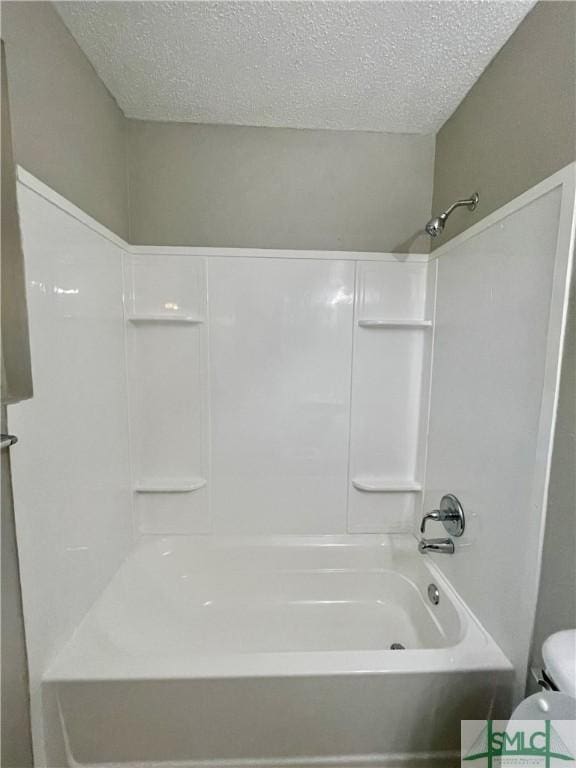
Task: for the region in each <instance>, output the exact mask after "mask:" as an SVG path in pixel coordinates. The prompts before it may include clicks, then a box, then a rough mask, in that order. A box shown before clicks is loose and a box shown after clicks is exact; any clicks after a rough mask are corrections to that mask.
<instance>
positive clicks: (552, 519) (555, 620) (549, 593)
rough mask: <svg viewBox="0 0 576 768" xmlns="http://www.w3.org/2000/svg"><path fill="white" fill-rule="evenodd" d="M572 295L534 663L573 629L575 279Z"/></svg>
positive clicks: (575, 623) (575, 574) (575, 596)
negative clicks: (556, 635) (552, 638)
mask: <svg viewBox="0 0 576 768" xmlns="http://www.w3.org/2000/svg"><path fill="white" fill-rule="evenodd" d="M571 294H572V295H571V302H570V309H569V315H568V325H567V329H566V340H565V352H564V360H563V363H562V376H561V380H560V399H559V403H558V419H557V422H556V434H555V436H554V449H553V453H552V470H551V473H550V491H549V494H548V517H547V520H546V534H545V537H544V552H543V558H542V573H541V576H540V594H539V596H538V609H537V613H536V624H535V628H534V637H533V642H532V664H535V665H537V664H540V663H541V658H542V656H541V649H542V643H543V642H544V640H545V639H546V638H547V637H548V636H549V635H551V634H552V633H553V632H557V631H558V630H560V629H571V628H574V627H576V594H575V589H576V587H575V585H576V479H575V476H574V475H575V471H576V280H573V281H572V292H571Z"/></svg>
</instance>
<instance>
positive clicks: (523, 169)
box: [433, 0, 576, 247]
mask: <svg viewBox="0 0 576 768" xmlns="http://www.w3.org/2000/svg"><path fill="white" fill-rule="evenodd" d="M575 71H576V3H574V2H555V1H554V0H551V1H550V2H540V3H538V4H537V5H536V6H535V7H534V9H533V10H532V11H531V12H530V13H529V14H528V15H527V16H526V18H525V19H524V21H523V22H522V23H521V24H520V26H519V27H518V29H517V30H516V32H515V33H514V34H513V35H512V37H511V38H510V39H509V40H508V42H507V43H506V45H505V46H504V47H503V48H502V49H501V50H500V52H499V53H498V54H497V55H496V56H495V58H494V59H493V60H492V62H491V64H490V65H489V66H488V68H487V69H486V70H485V72H484V73H483V74H482V76H481V77H480V79H479V80H478V81H477V82H476V83H475V85H474V86H473V87H472V89H471V90H470V92H469V93H468V95H467V96H466V98H465V99H464V100H463V101H462V103H461V104H460V106H459V107H458V108H457V109H456V111H455V112H454V114H453V115H452V117H451V118H450V119H449V120H448V121H447V122H446V123H445V124H444V125H443V127H442V128H441V129H440V131H439V133H438V136H437V140H436V162H435V170H434V205H433V209H434V210H435V211H439V210H441V209H442V208H444V207H445V206H446V205H447V204H449V203H450V202H452V201H453V200H455V199H456V198H458V197H461V196H466V195H468V194H470V193H471V192H474V191H475V190H477V191H478V192H479V193H480V206H479V208H478V210H477V212H476V213H474V214H470V213H469V212H467V211H466V210H459V211H456V212H455V213H454V215H453V216H452V218H451V219H450V225H449V227H448V230H447V233H446V236H445V237H444V238H438V240H437V241H435V243H434V247H437V246H439V245H441V244H442V242H445V241H446V240H447V239H448V238H449V237H453V236H454V235H456V234H458V233H459V232H461V231H463V230H464V229H466V227H468V226H470V224H472V223H474V222H476V221H478V220H479V219H480V218H482V217H484V216H486V215H488V214H489V213H491V212H492V211H494V210H496V209H497V208H500V206H502V205H504V203H506V202H508V201H509V200H512V199H513V198H514V197H516V196H518V195H519V194H521V193H522V192H524V191H525V190H527V189H529V188H530V187H532V186H534V184H537V183H538V182H539V181H542V179H545V178H546V177H547V176H550V175H551V174H552V173H554V172H555V171H557V170H559V169H560V168H563V167H564V166H565V165H567V164H568V163H570V162H571V161H572V160H574V159H576V121H575V118H574V116H575V114H576V84H575V74H574V73H575Z"/></svg>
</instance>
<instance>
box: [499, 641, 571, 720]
mask: <svg viewBox="0 0 576 768" xmlns="http://www.w3.org/2000/svg"><path fill="white" fill-rule="evenodd" d="M542 658H543V660H544V667H545V670H546V675H547V676H548V678H549V679H550V680H551V681H552V682H553V683H554V685H555V687H556V688H557V689H558V691H541V692H540V693H535V694H534V695H533V696H529V697H528V698H527V699H524V701H521V702H520V704H519V705H518V706H517V707H516V709H515V710H514V712H513V713H512V717H511V718H510V719H511V720H576V629H567V630H564V631H562V632H556V633H554V634H553V635H550V637H549V638H548V639H547V640H546V641H545V642H544V645H543V646H542Z"/></svg>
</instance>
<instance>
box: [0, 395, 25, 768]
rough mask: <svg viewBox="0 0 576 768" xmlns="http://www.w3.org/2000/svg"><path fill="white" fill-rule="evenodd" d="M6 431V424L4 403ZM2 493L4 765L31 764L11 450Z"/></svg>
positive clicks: (4, 459)
mask: <svg viewBox="0 0 576 768" xmlns="http://www.w3.org/2000/svg"><path fill="white" fill-rule="evenodd" d="M1 420H2V432H6V431H8V430H7V428H6V419H5V408H4V407H2V418H1ZM0 462H1V473H2V476H1V480H0V490H1V493H2V503H1V511H2V522H1V537H0V538H1V543H2V560H1V562H2V639H1V645H2V711H1V717H2V754H1V757H0V764H1V765H2V766H3V768H28V767H29V766H31V765H32V741H31V737H30V710H29V704H28V669H27V666H26V648H25V645H24V623H23V618H22V595H21V592H20V573H19V569H18V550H17V547H16V530H15V524H14V503H13V497H12V481H11V477H10V453H9V451H8V450H3V451H2V453H1V456H0Z"/></svg>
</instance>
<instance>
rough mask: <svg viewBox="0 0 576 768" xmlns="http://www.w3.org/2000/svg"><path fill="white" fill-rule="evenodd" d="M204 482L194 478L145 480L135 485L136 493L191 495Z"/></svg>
mask: <svg viewBox="0 0 576 768" xmlns="http://www.w3.org/2000/svg"><path fill="white" fill-rule="evenodd" d="M205 485H206V480H205V479H204V478H203V477H195V478H192V479H190V480H146V481H142V482H139V483H136V485H135V487H134V490H135V491H136V493H191V492H192V491H197V490H199V489H200V488H204V486H205Z"/></svg>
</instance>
